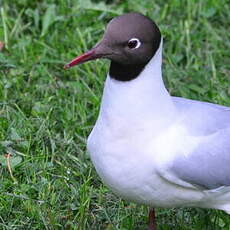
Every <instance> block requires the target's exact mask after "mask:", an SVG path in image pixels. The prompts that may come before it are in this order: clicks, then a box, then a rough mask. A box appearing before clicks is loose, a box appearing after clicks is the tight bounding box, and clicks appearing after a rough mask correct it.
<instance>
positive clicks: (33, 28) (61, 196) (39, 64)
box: [0, 0, 230, 230]
mask: <svg viewBox="0 0 230 230" xmlns="http://www.w3.org/2000/svg"><path fill="white" fill-rule="evenodd" d="M130 11H137V12H141V13H143V14H145V15H148V16H149V17H151V18H152V19H154V20H155V22H156V23H157V24H158V25H159V27H160V29H161V31H162V33H163V36H164V61H163V62H164V66H163V68H164V71H163V72H164V79H165V82H166V85H167V87H168V89H169V91H170V93H171V94H172V95H177V96H182V97H186V98H192V99H197V100H204V101H210V102H214V103H219V104H223V105H228V106H230V74H229V72H230V71H229V64H230V57H229V56H230V52H229V48H230V33H229V24H230V14H229V12H230V2H229V1H228V0H222V1H218V0H203V1H198V0H183V1H179V0H165V1H160V0H156V1H153V0H128V1H121V0H107V1H101V0H75V1H72V0H59V1H57V0H47V1H42V0H34V1H29V0H20V1H17V0H5V1H0V229H3V230H9V229H17V230H18V229H23V230H24V229H39V230H40V229H79V230H84V229H86V230H87V229H91V230H93V229H107V230H112V229H119V230H125V229H136V230H141V229H146V222H147V211H148V210H147V207H143V206H139V205H135V204H130V203H127V202H125V201H123V200H121V199H119V198H118V197H116V196H115V195H113V194H112V193H111V191H109V190H108V189H107V188H106V187H105V186H104V185H103V184H102V183H101V181H100V179H99V178H98V176H97V175H96V173H95V170H94V168H93V167H92V164H91V162H90V159H89V156H88V155H87V153H86V149H85V142H86V138H87V136H88V134H89V133H90V130H91V129H92V127H93V125H94V122H95V120H96V117H97V114H98V109H99V104H100V98H101V94H102V88H103V82H104V79H105V75H106V72H107V70H108V61H105V60H103V61H95V62H91V63H87V64H84V65H81V66H79V67H77V68H73V69H71V70H69V71H64V70H63V65H64V64H65V63H66V62H67V61H69V60H71V59H72V58H73V57H75V56H76V55H78V54H80V53H82V52H83V51H85V50H87V49H88V48H90V47H92V46H93V45H94V44H95V43H96V42H97V41H98V40H99V39H100V37H101V36H102V34H103V30H104V27H105V25H106V24H107V22H108V21H109V20H110V19H111V18H112V17H114V16H117V15H120V14H122V13H125V12H130ZM2 46H4V47H3V48H2ZM9 154H10V155H9ZM157 221H158V227H159V230H171V229H177V230H178V229H179V230H191V229H194V230H209V229H210V230H219V229H224V230H229V229H230V227H229V225H230V220H229V217H228V216H227V215H226V214H225V213H223V212H221V211H215V210H201V209H158V210H157Z"/></svg>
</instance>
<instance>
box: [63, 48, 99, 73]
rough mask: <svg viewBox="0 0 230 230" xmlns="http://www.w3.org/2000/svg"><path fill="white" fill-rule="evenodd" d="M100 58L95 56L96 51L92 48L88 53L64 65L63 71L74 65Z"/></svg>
mask: <svg viewBox="0 0 230 230" xmlns="http://www.w3.org/2000/svg"><path fill="white" fill-rule="evenodd" d="M99 57H101V55H97V54H96V49H95V48H93V49H91V50H89V51H87V52H86V53H84V54H82V55H80V56H78V57H76V58H74V59H73V60H72V61H71V62H69V63H68V64H66V65H65V66H64V69H69V68H71V67H73V66H75V65H78V64H81V63H84V62H87V61H90V60H94V59H96V58H99Z"/></svg>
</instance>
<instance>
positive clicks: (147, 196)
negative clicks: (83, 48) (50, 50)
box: [67, 14, 230, 229]
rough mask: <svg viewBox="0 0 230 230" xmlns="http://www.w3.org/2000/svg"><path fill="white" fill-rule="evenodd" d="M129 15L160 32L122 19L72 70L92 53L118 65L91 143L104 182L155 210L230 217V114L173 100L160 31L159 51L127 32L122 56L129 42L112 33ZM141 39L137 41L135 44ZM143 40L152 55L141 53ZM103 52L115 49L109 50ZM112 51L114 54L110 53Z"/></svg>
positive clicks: (228, 110)
mask: <svg viewBox="0 0 230 230" xmlns="http://www.w3.org/2000/svg"><path fill="white" fill-rule="evenodd" d="M126 17H127V18H129V19H130V17H131V18H135V17H137V18H138V20H140V21H139V22H140V24H141V25H142V26H143V24H145V25H146V27H147V28H149V27H151V26H153V27H154V28H155V24H151V22H149V21H150V20H149V21H148V22H146V18H143V17H144V16H140V15H139V14H127V15H125V16H121V17H118V19H116V20H115V21H114V20H112V22H110V24H109V26H108V28H107V33H106V34H105V36H104V39H103V40H102V42H101V43H99V45H97V46H96V47H95V48H94V49H93V50H92V51H89V52H88V53H86V55H85V54H84V55H82V56H80V57H79V58H77V59H75V60H74V61H73V62H71V63H70V64H68V66H67V67H70V66H72V65H75V64H76V63H81V62H84V61H87V60H89V58H88V56H90V55H91V56H90V59H94V58H97V57H98V56H100V55H99V54H98V53H100V52H101V53H103V55H101V56H103V57H108V56H109V57H108V58H109V59H111V60H112V64H111V67H110V72H109V74H108V76H107V79H106V82H105V87H104V92H103V97H102V103H101V109H100V113H99V117H98V119H97V122H96V124H95V126H94V128H93V130H92V132H91V134H90V136H89V138H88V143H87V147H88V150H89V152H90V156H91V159H92V161H93V164H94V166H95V168H96V170H97V172H98V174H99V176H100V177H101V178H102V180H103V182H104V183H105V184H106V185H108V187H110V188H111V190H112V191H113V192H114V193H116V194H117V195H119V196H121V197H122V198H124V199H126V200H129V201H134V202H137V203H140V204H145V205H148V206H150V207H202V208H214V209H221V210H224V211H226V212H228V213H230V108H229V107H225V106H220V105H216V104H212V103H206V102H200V101H194V100H189V99H185V98H178V97H172V96H170V95H169V93H168V91H167V90H166V88H165V86H164V83H163V80H162V74H161V64H162V46H163V41H162V39H160V40H159V38H160V37H161V36H159V34H158V35H157V36H156V35H154V33H160V32H159V31H158V30H157V29H156V28H155V29H154V31H155V32H154V33H153V36H152V39H153V40H154V41H155V43H159V44H158V45H157V46H151V41H148V39H149V38H147V37H146V36H147V35H145V36H144V35H143V38H141V39H138V37H139V38H140V37H141V36H142V34H137V35H136V34H132V33H131V32H130V31H127V32H125V35H124V37H125V36H127V38H128V42H130V41H131V43H129V48H130V47H131V48H130V51H127V50H126V51H124V50H122V52H121V53H119V52H118V51H119V49H121V46H120V44H121V43H119V40H122V39H127V38H120V37H116V33H114V31H113V30H112V29H113V27H117V26H118V25H119V23H121V22H120V21H122V20H124V19H126ZM142 20H144V22H143V21H142ZM149 23H150V24H149ZM137 25H139V23H137ZM140 28H141V26H140ZM147 28H146V29H147ZM111 30H112V31H113V33H112V34H113V35H112V38H113V41H112V42H111V44H112V45H111V44H110V43H109V41H110V39H111V38H110V36H111V34H109V33H111V32H110V31H111ZM108 31H109V32H108ZM130 33H131V35H130ZM135 33H138V32H135ZM114 34H115V35H114ZM114 36H115V37H116V39H114ZM119 36H120V35H119ZM132 37H133V38H132ZM129 39H130V40H129ZM135 39H136V41H139V43H138V42H136V43H135V44H133V40H135ZM114 40H115V41H116V42H117V44H119V45H117V46H115V45H114ZM141 42H142V43H143V46H144V45H146V46H147V48H146V47H145V48H146V49H147V50H149V49H152V52H153V53H149V51H145V50H144V49H145V48H143V49H142V48H141V46H140V48H139V46H138V45H140V44H141ZM145 42H146V44H145ZM133 45H136V46H133ZM98 46H99V48H98ZM100 46H101V47H100ZM104 46H106V48H107V47H109V48H107V52H105V47H104ZM111 47H112V48H113V49H112V50H115V51H116V52H114V53H113V54H112V55H111ZM133 47H134V48H133ZM156 47H157V49H156ZM118 48H119V49H118ZM122 49H126V48H122ZM135 49H137V52H139V55H140V56H141V55H143V56H144V55H145V54H146V55H147V56H148V58H146V57H145V58H143V59H145V61H144V64H143V63H139V62H140V60H141V59H138V60H137V59H135V58H136V57H135V56H134V57H133V55H135V52H136V51H135ZM138 49H139V50H140V51H138ZM101 50H103V52H102V51H101ZM99 51H100V52H99ZM97 52H98V53H97ZM132 52H133V53H132ZM119 55H120V57H121V60H122V61H121V62H119V59H118V57H119ZM129 55H130V60H131V61H130V63H128V60H129V59H127V57H128V56H129ZM137 55H138V54H137ZM149 57H151V58H149ZM132 58H133V59H132ZM138 58H140V57H138ZM126 62H127V63H126ZM114 63H115V64H114ZM124 63H125V64H124ZM114 66H116V68H117V69H114ZM130 66H133V71H132V69H130ZM120 70H123V72H122V73H121V71H120ZM154 229H155V228H154Z"/></svg>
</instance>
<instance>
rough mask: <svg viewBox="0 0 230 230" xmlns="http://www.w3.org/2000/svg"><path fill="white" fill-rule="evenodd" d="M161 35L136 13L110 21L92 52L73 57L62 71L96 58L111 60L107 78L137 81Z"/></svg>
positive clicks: (150, 22) (149, 20)
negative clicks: (135, 79)
mask: <svg viewBox="0 0 230 230" xmlns="http://www.w3.org/2000/svg"><path fill="white" fill-rule="evenodd" d="M160 41H161V33H160V31H159V29H158V27H157V26H156V24H155V23H154V22H153V21H152V20H151V19H149V18H148V17H146V16H144V15H142V14H139V13H128V14H124V15H121V16H118V17H116V18H114V19H112V20H111V21H110V22H109V24H108V26H107V28H106V31H105V34H104V36H103V38H102V40H101V42H99V43H98V44H97V45H96V46H95V47H94V48H93V49H91V50H90V51H88V52H86V53H85V54H83V55H81V56H79V57H77V58H75V59H74V60H73V61H71V62H70V63H69V64H67V65H65V68H70V67H72V66H74V65H77V64H80V63H84V62H86V61H89V60H93V59H97V58H107V59H110V60H111V66H110V71H109V73H110V76H111V77H112V78H114V79H117V80H120V81H128V80H132V79H134V78H136V77H137V76H138V74H139V73H140V72H141V71H142V70H143V68H144V67H145V65H146V64H147V63H148V62H149V60H150V59H151V58H152V57H153V56H154V55H155V53H156V51H157V50H158V48H159V46H160Z"/></svg>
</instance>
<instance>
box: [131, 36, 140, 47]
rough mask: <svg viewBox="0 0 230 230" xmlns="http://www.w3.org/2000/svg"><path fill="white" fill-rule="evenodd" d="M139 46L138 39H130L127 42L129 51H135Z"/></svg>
mask: <svg viewBox="0 0 230 230" xmlns="http://www.w3.org/2000/svg"><path fill="white" fill-rule="evenodd" d="M140 46H141V42H140V40H139V39H138V38H132V39H130V40H129V41H128V47H129V48H130V49H137V48H139V47H140Z"/></svg>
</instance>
